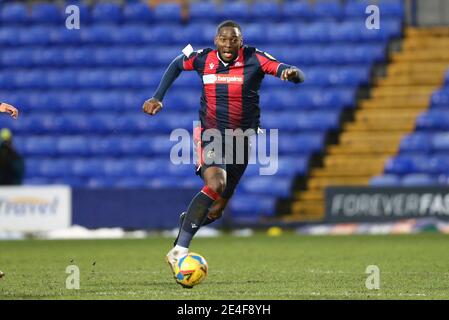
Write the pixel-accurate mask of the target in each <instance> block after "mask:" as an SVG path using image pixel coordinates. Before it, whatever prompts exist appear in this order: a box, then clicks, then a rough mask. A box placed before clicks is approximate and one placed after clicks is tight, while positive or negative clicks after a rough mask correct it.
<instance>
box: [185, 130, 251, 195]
mask: <svg viewBox="0 0 449 320" xmlns="http://www.w3.org/2000/svg"><path fill="white" fill-rule="evenodd" d="M204 138H205V137H204V135H203V132H202V131H201V129H200V128H199V127H198V128H196V129H195V131H194V143H195V154H196V174H197V175H199V176H200V177H201V178H203V172H204V171H205V170H206V169H207V168H209V167H220V168H222V169H223V170H225V171H226V187H225V190H224V191H223V193H222V194H221V197H222V198H226V199H229V198H231V197H232V195H233V193H234V191H235V188H236V187H237V184H238V183H239V181H240V178H241V177H242V176H243V173H245V170H246V167H247V166H248V162H249V156H250V152H251V149H250V148H251V144H250V138H249V137H248V136H239V137H235V136H228V137H225V136H224V135H222V136H221V154H220V152H218V151H216V150H213V148H211V147H210V144H211V143H212V142H213V139H212V140H211V141H205V139H204ZM226 138H228V140H227V139H226ZM208 146H209V148H208Z"/></svg>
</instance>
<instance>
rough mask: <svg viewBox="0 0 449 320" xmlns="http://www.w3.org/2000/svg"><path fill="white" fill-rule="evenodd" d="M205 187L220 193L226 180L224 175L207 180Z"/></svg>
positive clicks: (224, 186)
mask: <svg viewBox="0 0 449 320" xmlns="http://www.w3.org/2000/svg"><path fill="white" fill-rule="evenodd" d="M207 187H208V188H209V189H211V190H212V191H214V192H215V193H218V194H221V193H222V192H223V191H224V189H225V188H226V180H225V178H224V177H223V178H222V177H214V178H213V179H210V180H209V181H207Z"/></svg>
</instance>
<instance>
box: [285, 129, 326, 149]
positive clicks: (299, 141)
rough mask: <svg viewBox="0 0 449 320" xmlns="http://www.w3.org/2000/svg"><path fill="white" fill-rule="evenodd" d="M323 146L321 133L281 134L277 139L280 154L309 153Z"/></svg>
mask: <svg viewBox="0 0 449 320" xmlns="http://www.w3.org/2000/svg"><path fill="white" fill-rule="evenodd" d="M323 146H324V137H323V135H322V134H305V133H304V134H299V135H287V134H282V135H280V137H279V141H278V149H279V153H281V154H310V153H313V152H318V151H320V150H321V149H322V148H323Z"/></svg>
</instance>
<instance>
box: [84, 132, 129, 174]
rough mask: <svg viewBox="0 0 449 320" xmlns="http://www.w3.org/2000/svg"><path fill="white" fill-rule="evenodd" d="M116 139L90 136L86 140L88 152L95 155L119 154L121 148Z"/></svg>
mask: <svg viewBox="0 0 449 320" xmlns="http://www.w3.org/2000/svg"><path fill="white" fill-rule="evenodd" d="M117 140H118V139H117V138H116V137H115V138H109V137H98V136H95V137H90V138H89V139H88V141H87V142H86V144H87V145H88V150H89V154H91V155H93V156H95V157H98V156H117V155H120V154H121V150H120V148H119V146H118V145H117ZM130 170H131V169H130Z"/></svg>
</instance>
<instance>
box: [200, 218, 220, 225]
mask: <svg viewBox="0 0 449 320" xmlns="http://www.w3.org/2000/svg"><path fill="white" fill-rule="evenodd" d="M215 220H217V219H211V218H209V217H206V220H204V222H203V224H202V225H201V226H202V227H204V226H207V225H208V224H211V223H212V222H214V221H215Z"/></svg>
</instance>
